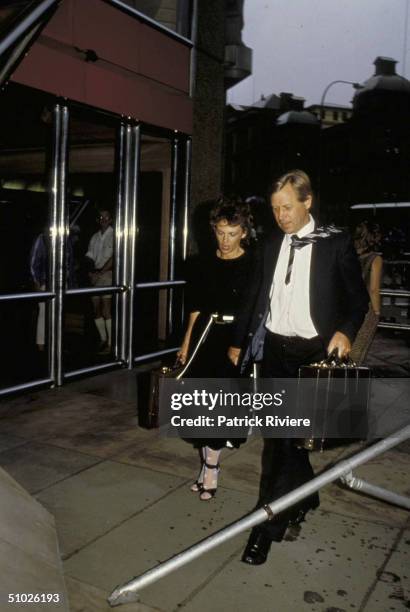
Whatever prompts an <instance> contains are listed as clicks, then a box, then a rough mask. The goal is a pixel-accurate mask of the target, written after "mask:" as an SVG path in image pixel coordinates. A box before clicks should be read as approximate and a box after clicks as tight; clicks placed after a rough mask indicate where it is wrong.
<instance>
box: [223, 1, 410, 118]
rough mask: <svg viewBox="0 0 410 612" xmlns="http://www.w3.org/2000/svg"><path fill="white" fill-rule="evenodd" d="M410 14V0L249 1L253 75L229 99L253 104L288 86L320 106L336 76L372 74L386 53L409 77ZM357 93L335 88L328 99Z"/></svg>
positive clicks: (247, 32)
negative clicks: (327, 87)
mask: <svg viewBox="0 0 410 612" xmlns="http://www.w3.org/2000/svg"><path fill="white" fill-rule="evenodd" d="M409 13H410V0H245V7H244V19H245V25H244V29H243V31H242V39H243V41H244V43H245V44H246V45H247V46H248V47H251V48H252V49H253V68H252V72H253V74H252V76H250V77H248V78H247V79H245V80H244V81H242V82H241V83H239V84H238V85H236V86H235V87H233V88H231V89H230V90H229V92H228V101H229V102H231V103H235V104H245V105H246V104H252V103H253V102H255V101H257V100H258V99H259V98H260V97H261V94H264V95H265V96H267V95H269V94H271V93H276V94H279V93H280V92H281V91H284V92H291V93H293V94H294V95H295V96H300V97H302V98H305V99H306V106H309V105H310V104H319V103H320V101H321V97H322V94H323V91H324V89H325V87H326V86H327V85H328V84H329V83H330V82H331V81H333V80H335V79H343V80H347V81H356V82H363V81H364V80H366V79H367V78H369V77H370V76H371V75H372V74H373V72H374V66H373V62H374V60H375V59H376V57H377V56H378V55H383V56H387V57H392V58H394V59H395V60H397V61H398V64H397V65H396V70H397V72H398V74H401V75H403V76H406V77H407V78H409V77H410V40H409V37H408V31H409V30H410V28H409V26H408V22H409V17H408V14H409ZM406 17H407V19H406ZM353 93H354V90H353V88H352V87H351V86H350V85H345V84H337V85H333V86H332V87H331V88H330V89H329V92H328V93H327V95H326V100H325V101H326V103H334V104H343V105H349V104H350V101H351V99H352V96H353Z"/></svg>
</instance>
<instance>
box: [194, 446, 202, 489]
mask: <svg viewBox="0 0 410 612" xmlns="http://www.w3.org/2000/svg"><path fill="white" fill-rule="evenodd" d="M198 453H199V458H200V461H201V467H200V468H199V474H198V478H197V479H196V480H195V482H194V483H193V484H192V485H191V491H192V492H193V493H199V491H201V490H202V483H203V481H204V470H205V465H204V462H205V446H202V447H201V448H198Z"/></svg>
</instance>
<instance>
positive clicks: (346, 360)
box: [315, 349, 356, 368]
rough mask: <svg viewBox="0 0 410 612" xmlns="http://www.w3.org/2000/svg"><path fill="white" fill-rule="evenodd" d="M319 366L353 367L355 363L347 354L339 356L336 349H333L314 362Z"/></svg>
mask: <svg viewBox="0 0 410 612" xmlns="http://www.w3.org/2000/svg"><path fill="white" fill-rule="evenodd" d="M315 365H317V366H318V367H319V368H355V367H356V363H355V362H354V361H353V359H351V358H350V357H349V355H347V356H346V357H339V355H338V352H337V349H333V351H332V352H331V353H329V355H328V356H327V357H326V359H323V360H322V361H320V362H319V363H317V364H315Z"/></svg>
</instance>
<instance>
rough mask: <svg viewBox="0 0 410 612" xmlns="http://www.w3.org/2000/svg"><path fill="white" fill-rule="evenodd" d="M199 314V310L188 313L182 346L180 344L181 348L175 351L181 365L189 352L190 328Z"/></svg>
mask: <svg viewBox="0 0 410 612" xmlns="http://www.w3.org/2000/svg"><path fill="white" fill-rule="evenodd" d="M199 314H200V313H199V310H198V311H195V312H191V313H190V315H189V319H188V325H187V328H186V332H185V336H184V339H183V341H182V346H181V349H180V350H179V351H178V353H177V357H178V359H179V361H180V362H181V363H182V365H184V364H185V362H186V360H187V357H188V352H189V345H190V343H191V334H192V329H193V327H194V325H195V321H196V320H197V318H198V316H199Z"/></svg>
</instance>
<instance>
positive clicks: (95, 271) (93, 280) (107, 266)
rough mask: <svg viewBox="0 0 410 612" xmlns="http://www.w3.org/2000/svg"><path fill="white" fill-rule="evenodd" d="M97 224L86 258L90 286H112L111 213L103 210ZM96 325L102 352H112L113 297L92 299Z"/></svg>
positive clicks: (112, 235)
mask: <svg viewBox="0 0 410 612" xmlns="http://www.w3.org/2000/svg"><path fill="white" fill-rule="evenodd" d="M97 222H98V224H99V226H100V229H99V230H98V232H96V233H95V234H94V235H93V236H92V237H91V240H90V243H89V245H88V251H87V253H86V255H85V256H86V257H87V258H88V259H89V260H91V262H92V263H91V266H90V267H91V268H92V269H91V272H89V278H90V284H91V285H92V286H93V287H105V286H111V285H112V267H113V251H114V230H113V228H112V216H111V213H110V211H108V210H101V211H99V213H98V217H97ZM92 301H93V307H94V323H95V326H96V328H97V330H98V334H99V336H100V350H101V351H104V352H110V351H111V336H112V325H111V296H110V295H95V296H93V297H92Z"/></svg>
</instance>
